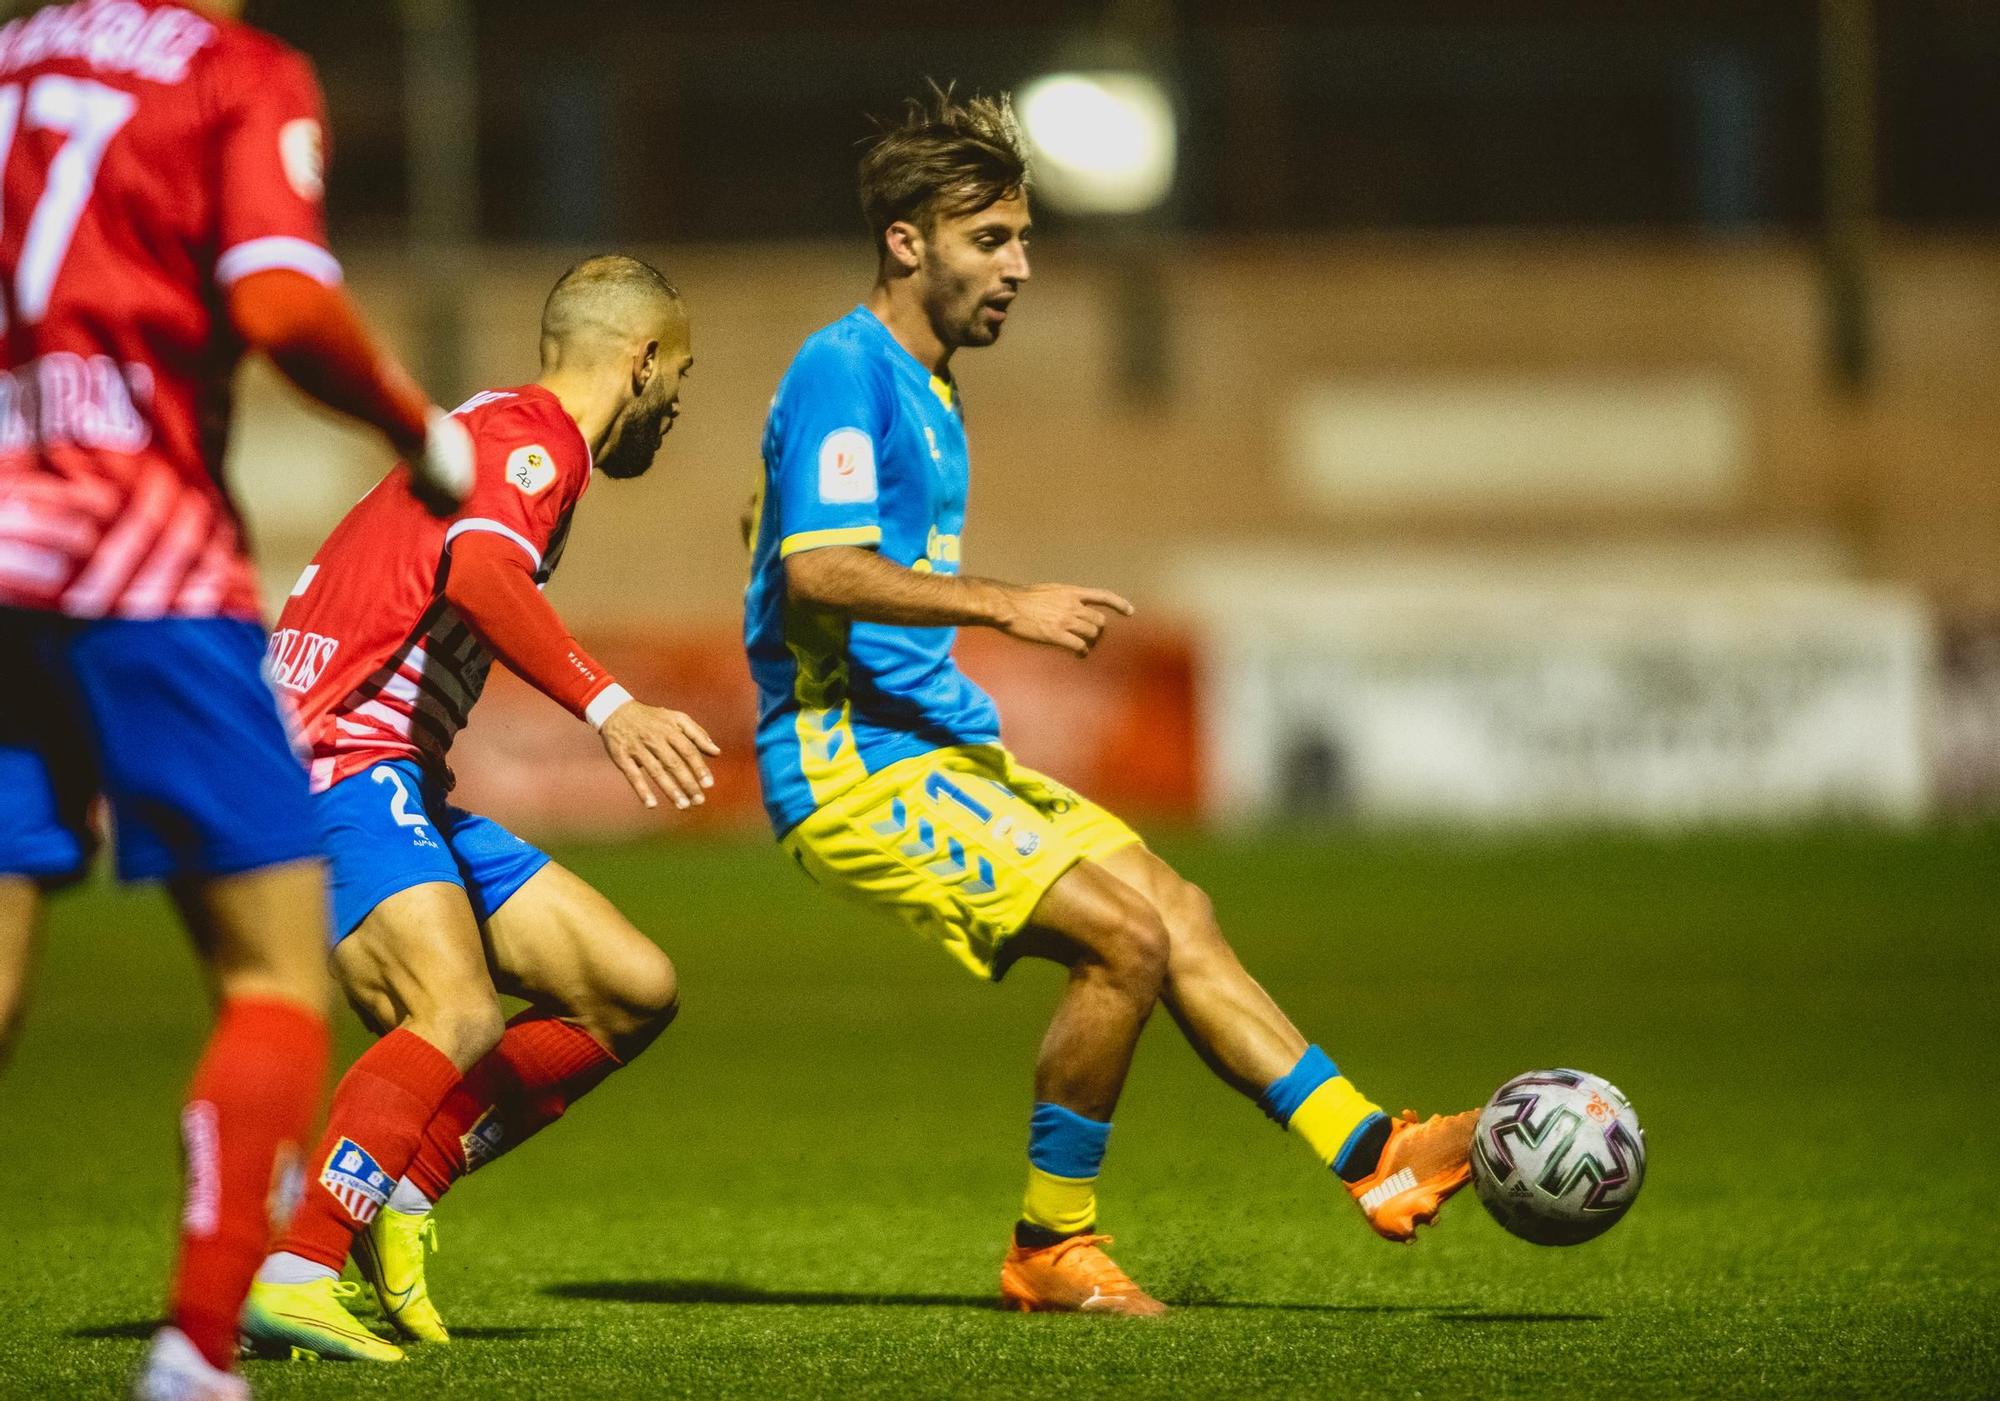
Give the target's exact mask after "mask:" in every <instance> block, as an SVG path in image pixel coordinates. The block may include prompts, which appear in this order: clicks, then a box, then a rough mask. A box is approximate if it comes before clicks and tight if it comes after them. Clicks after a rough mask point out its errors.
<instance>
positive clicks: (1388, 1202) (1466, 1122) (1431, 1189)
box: [1347, 1109, 1479, 1241]
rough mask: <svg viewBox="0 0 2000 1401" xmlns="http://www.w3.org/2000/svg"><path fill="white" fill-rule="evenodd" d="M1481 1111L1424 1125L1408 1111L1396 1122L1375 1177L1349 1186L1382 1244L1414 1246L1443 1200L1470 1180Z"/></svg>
mask: <svg viewBox="0 0 2000 1401" xmlns="http://www.w3.org/2000/svg"><path fill="white" fill-rule="evenodd" d="M1478 1124H1479V1111H1478V1110H1477V1109H1468V1110H1467V1111H1466V1112H1465V1113H1463V1114H1433V1115H1431V1117H1430V1118H1428V1119H1426V1120H1424V1121H1423V1122H1422V1123H1418V1122H1417V1115H1416V1111H1415V1110H1413V1109H1405V1110H1404V1111H1403V1113H1402V1117H1401V1118H1398V1119H1396V1120H1394V1121H1393V1127H1391V1128H1390V1130H1389V1141H1388V1142H1387V1143H1385V1144H1383V1145H1382V1158H1381V1161H1380V1162H1378V1163H1376V1165H1375V1171H1373V1172H1371V1173H1369V1174H1368V1176H1366V1177H1364V1178H1362V1179H1361V1180H1360V1181H1359V1182H1350V1183H1348V1184H1347V1192H1348V1195H1349V1196H1351V1197H1353V1198H1354V1200H1355V1201H1356V1202H1358V1203H1360V1205H1361V1214H1362V1215H1363V1216H1365V1217H1367V1218H1368V1224H1369V1225H1370V1226H1371V1227H1373V1228H1374V1231H1375V1234H1376V1235H1378V1236H1381V1237H1382V1238H1383V1239H1384V1240H1393V1241H1411V1240H1415V1239H1416V1238H1417V1227H1419V1226H1428V1225H1430V1224H1431V1222H1433V1221H1435V1220H1437V1214H1438V1208H1440V1207H1442V1206H1443V1205H1444V1203H1445V1198H1447V1197H1449V1196H1450V1195H1451V1194H1452V1193H1453V1192H1456V1191H1457V1190H1458V1189H1459V1188H1461V1187H1463V1186H1464V1185H1465V1184H1466V1183H1468V1182H1470V1181H1471V1180H1472V1133H1473V1130H1474V1129H1475V1128H1476V1127H1477V1126H1478Z"/></svg>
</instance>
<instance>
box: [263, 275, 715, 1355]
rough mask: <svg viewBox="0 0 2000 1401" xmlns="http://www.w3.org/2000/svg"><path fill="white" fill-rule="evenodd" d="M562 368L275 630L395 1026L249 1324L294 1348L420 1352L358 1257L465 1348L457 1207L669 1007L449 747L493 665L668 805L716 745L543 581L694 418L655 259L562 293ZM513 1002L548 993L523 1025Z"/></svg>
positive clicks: (354, 914) (395, 476) (403, 1302)
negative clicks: (445, 1268)
mask: <svg viewBox="0 0 2000 1401" xmlns="http://www.w3.org/2000/svg"><path fill="white" fill-rule="evenodd" d="M541 359H542V373H541V377H540V378H539V379H538V380H537V381H536V382H535V383H533V384H528V385H523V386H521V387H519V388H515V389H501V390H494V391H492V392H489V393H485V394H480V395H477V396H475V397H474V398H473V399H472V400H471V401H470V402H469V403H467V404H466V405H465V406H464V407H462V408H461V409H459V410H458V417H459V418H460V419H461V420H462V421H463V422H464V423H465V425H466V427H467V428H468V429H469V430H470V432H471V434H472V440H473V443H474V445H475V449H476V456H477V471H476V478H475V482H474V485H473V489H472V494H471V496H470V497H469V498H467V500H466V503H465V506H464V509H463V510H461V511H460V512H459V513H458V514H457V515H456V516H454V517H453V518H452V519H451V520H450V521H448V522H447V521H438V520H432V519H430V518H427V517H426V516H425V515H424V514H423V513H422V512H420V511H417V510H413V509H412V508H411V507H410V506H409V504H408V503H407V501H406V499H405V496H404V494H403V492H402V491H401V490H399V489H398V488H399V484H400V479H401V476H402V469H400V468H399V469H398V470H397V471H396V472H395V473H392V474H391V476H390V478H389V479H388V480H387V481H386V482H385V483H384V484H383V485H382V486H379V487H377V488H376V490H375V491H373V492H372V493H370V494H369V495H368V496H367V497H365V498H364V499H363V500H362V501H361V503H360V504H359V505H357V506H356V507H355V508H354V509H353V511H351V512H350V513H349V514H348V516H347V518H346V519H345V520H344V521H342V522H341V523H340V525H339V527H338V528H337V529H336V530H335V531H334V533H333V535H332V536H331V538H329V539H328V540H327V542H326V544H325V545H324V546H323V547H321V549H320V552H319V553H318V554H317V555H315V556H314V557H313V561H312V563H311V564H310V565H309V566H308V567H307V568H306V571H305V573H304V575H303V576H302V577H301V578H300V579H299V582H298V585H297V587H296V588H294V589H293V591H292V597H291V599H290V601H289V602H288V603H286V605H285V609H284V612H283V614H282V615H280V617H279V619H278V629H277V632H276V633H275V634H274V635H273V637H272V641H271V659H272V665H273V669H274V671H275V673H276V677H277V682H278V684H279V685H280V686H281V687H283V688H284V689H286V690H287V691H290V692H292V693H293V694H294V695H295V696H296V698H297V709H298V712H299V717H300V720H301V723H302V728H303V729H304V731H305V736H306V739H307V742H308V743H309V745H310V747H311V753H312V787H313V791H314V793H315V795H316V796H315V797H314V798H313V806H314V810H315V812H316V813H317V815H318V819H319V827H320V831H321V833H322V836H323V839H324V843H325V848H326V852H327V858H328V861H329V863H330V865H331V869H332V884H333V907H334V928H333V938H334V949H333V963H334V969H335V975H336V977H337V978H338V980H339V982H340V984H341V986H342V987H343V988H344V989H345V991H346V993H347V997H348V1000H349V1001H350V1002H351V1003H352V1004H353V1006H354V1008H355V1010H356V1011H357V1012H358V1013H359V1014H360V1016H361V1019H362V1020H363V1021H364V1022H365V1023H366V1024H367V1025H368V1027H369V1028H370V1029H371V1030H372V1031H374V1032H375V1033H376V1034H377V1035H378V1036H380V1037H381V1040H379V1041H378V1042H376V1044H375V1045H374V1046H373V1047H371V1048H370V1049H369V1050H368V1051H367V1052H366V1053H365V1054H363V1055H362V1057H361V1058H360V1059H359V1060H357V1061H356V1062H355V1063H354V1066H353V1068H352V1069H350V1070H349V1071H348V1072H347V1075H346V1076H345V1078H343V1079H342V1080H341V1082H340V1085H339V1087H338V1088H337V1089H336V1090H335V1092H334V1097H333V1108H332V1111H331V1114H330V1116H329V1122H328V1124H327V1129H326V1136H325V1137H324V1139H322V1141H321V1142H320V1144H319V1146H318V1147H317V1148H316V1149H315V1150H314V1151H313V1153H312V1155H311V1157H310V1158H308V1160H307V1163H306V1167H307V1184H306V1195H305V1198H304V1200H303V1202H302V1203H301V1205H300V1207H299V1211H298V1214H297V1215H296V1216H295V1217H294V1218H293V1220H292V1224H291V1227H290V1229H289V1230H287V1231H286V1233H285V1234H284V1236H283V1237H282V1238H281V1239H280V1240H279V1241H278V1244H277V1249H276V1252H275V1253H274V1254H273V1255H272V1256H271V1257H270V1259H269V1260H267V1261H266V1262H265V1264H264V1267H263V1268H262V1270H260V1271H259V1273H258V1276H257V1282H256V1284H255V1285H254V1286H253V1287H252V1289H251V1292H250V1299H249V1303H248V1305H247V1307H246V1308H245V1310H244V1317H243V1331H244V1334H245V1336H246V1337H247V1338H248V1339H249V1340H250V1342H251V1343H252V1344H253V1346H255V1347H257V1348H258V1349H259V1350H263V1351H271V1352H275V1353H277V1354H278V1355H280V1356H283V1355H286V1354H287V1353H288V1352H298V1351H305V1352H310V1353H313V1354H315V1355H317V1356H320V1357H327V1358H336V1359H341V1360H369V1361H381V1362H393V1361H397V1360H399V1359H400V1358H401V1357H402V1356H403V1352H402V1349H401V1348H400V1347H397V1346H396V1345H394V1344H392V1343H389V1342H386V1341H384V1340H383V1339H381V1338H379V1337H377V1336H376V1335H375V1334H374V1333H372V1332H371V1331H370V1330H368V1329H367V1328H365V1327H363V1326H362V1325H361V1324H360V1323H359V1322H358V1321H357V1320H356V1319H355V1318H354V1317H353V1315H352V1314H350V1313H349V1312H348V1310H347V1308H346V1301H347V1300H348V1299H350V1298H351V1297H353V1295H354V1294H355V1292H356V1291H357V1290H358V1289H359V1286H358V1285H342V1284H340V1283H339V1277H340V1270H341V1267H342V1265H343V1264H344V1263H345V1262H346V1259H347V1256H348V1253H349V1250H350V1248H352V1249H353V1250H354V1253H355V1255H356V1258H357V1263H359V1265H360V1266H361V1269H362V1272H363V1274H364V1275H365V1276H366V1277H367V1278H368V1280H369V1282H370V1283H371V1284H372V1285H373V1286H374V1290H375V1294H376V1298H377V1300H378V1301H379V1302H380V1304H381V1306H382V1309H383V1311H384V1313H385V1314H386V1315H387V1316H388V1318H389V1319H390V1321H391V1322H392V1323H393V1324H394V1325H395V1327H396V1328H397V1330H398V1331H399V1332H400V1333H402V1334H403V1335H404V1336H405V1337H408V1338H411V1339H416V1340H421V1341H425V1342H433V1343H443V1342H446V1341H448V1340H449V1335H448V1333H447V1332H446V1329H445V1327H444V1324H443V1322H442V1320H441V1319H440V1318H439V1317H438V1313H437V1310H436V1309H435V1308H434V1307H433V1306H432V1304H431V1303H430V1299H429V1291H428V1289H427V1287H426V1285H425V1281H424V1270H423V1252H424V1241H425V1237H426V1236H427V1235H429V1234H430V1230H429V1228H430V1224H431V1218H430V1211H431V1208H432V1207H433V1205H434V1204H435V1203H436V1201H437V1199H438V1198H439V1197H440V1196H442V1195H443V1193H444V1192H445V1191H446V1190H447V1189H448V1188H449V1187H450V1186H451V1184H452V1183H453V1182H454V1181H455V1180H457V1179H458V1178H459V1177H461V1176H463V1175H464V1174H465V1173H467V1172H470V1171H471V1170H472V1169H474V1168H476V1167H478V1166H480V1165H481V1164H482V1163H484V1162H487V1161H489V1160H491V1159H492V1158H493V1157H495V1156H497V1155H498V1154H500V1153H503V1152H505V1151H507V1150H508V1149H510V1148H513V1147H515V1146H517V1145H518V1144H519V1143H520V1142H521V1141H522V1140H523V1139H525V1138H527V1137H528V1136H529V1135H530V1134H533V1133H535V1132H536V1131H537V1130H538V1129H541V1128H543V1127H546V1126H547V1125H548V1124H549V1123H551V1122H552V1121H554V1120H555V1119H556V1118H557V1117H558V1116H559V1115H561V1114H562V1113H563V1111H564V1110H565V1109H566V1108H567V1107H568V1106H569V1105H571V1104H573V1103H575V1102H576V1100H577V1099H578V1098H580V1097H581V1096H582V1095H584V1094H586V1093H587V1092H588V1091H589V1090H590V1089H591V1088H593V1087H594V1086H596V1085H597V1084H598V1083H600V1082H601V1081H602V1080H603V1079H604V1078H605V1076H607V1075H609V1074H610V1073H611V1072H612V1071H613V1070H615V1069H617V1068H618V1067H619V1066H621V1065H624V1064H626V1063H627V1062H629V1061H630V1060H631V1059H632V1057H633V1056H635V1055H637V1054H638V1053H639V1052H640V1051H641V1050H643V1049H645V1047H646V1046H647V1044H648V1043H650V1042H651V1041H652V1039H653V1038H654V1037H655V1036H657V1035H658V1034H659V1033H660V1031H661V1030H662V1029H663V1028H664V1027H665V1026H666V1024H667V1023H668V1022H669V1021H670V1020H671V1019H672V1017H673V1014H674V1008H675V998H676V991H675V982H674V969H673V965H672V964H671V963H669V962H668V961H667V957H666V955H665V954H663V953H661V952H660V950H659V948H658V947H657V946H656V945H654V944H653V943H652V942H651V941H649V940H648V939H647V938H646V937H645V936H644V935H642V934H640V933H639V931H638V930H636V929H634V928H633V927H632V925H631V924H629V923H628V922H627V921H626V920H625V918H624V916H622V915H620V914H619V913H618V911H617V910H615V909H613V908H612V906H611V904H610V902H609V901H607V900H606V899H605V898H604V897H603V896H602V895H599V894H598V893H597V892H596V891H595V890H593V889H591V888H590V887H589V886H588V885H585V884H584V883H583V882H582V881H581V880H579V879H578V878H577V877H576V876H574V875H572V874H571V873H570V872H569V871H567V870H564V869H563V868H562V867H561V866H559V865H557V864H555V863H554V862H552V861H550V860H549V858H548V857H547V856H546V855H544V854H543V853H542V852H540V851H537V850H536V849H535V848H534V847H532V846H530V845H528V844H527V843H526V842H524V841H522V840H521V839H520V838H518V837H516V836H514V835H512V834H511V833H509V832H507V831H506V830H505V829H504V828H502V827H500V826H499V825H498V824H497V823H494V822H492V821H489V820H488V819H486V818H483V817H479V816H477V815H475V814H473V813H470V812H466V811H465V810H463V809H461V808H457V807H454V806H452V804H451V802H450V801H449V798H448V794H449V792H450V789H451V783H452V781H451V774H450V771H449V769H448V768H447V767H446V759H447V756H448V753H449V750H450V748H451V743H452V740H453V738H454V737H455V736H456V735H457V733H458V732H459V730H460V729H461V728H462V727H463V726H464V725H465V723H466V720H467V718H468V717H469V716H470V714H471V712H472V708H473V706H474V705H475V704H476V703H477V701H478V699H479V694H480V690H481V688H482V687H483V685H484V684H485V680H486V676H487V672H488V668H489V667H490V666H491V664H492V661H493V659H494V658H496V657H497V658H499V659H500V660H501V661H502V662H504V663H505V664H506V665H507V666H508V667H509V668H510V669H511V670H513V671H514V672H516V673H518V674H519V675H520V676H522V677H523V678H524V679H526V680H527V681H528V682H530V683H531V684H532V685H534V686H535V687H536V688H537V689H539V690H540V691H541V692H542V693H543V694H544V695H546V696H548V697H549V698H550V699H551V700H553V701H555V702H556V703H557V704H559V705H561V706H563V707H564V708H565V709H567V710H568V711H569V712H570V713H571V714H573V715H575V716H576V717H577V718H578V719H579V720H583V721H585V722H586V723H588V724H590V725H592V726H594V727H595V728H596V729H597V732H598V735H599V737H600V738H601V739H602V740H603V742H604V748H605V751H606V753H607V754H609V755H610V757H611V759H612V761H613V762H614V763H615V764H617V766H618V768H619V769H620V771H621V772H623V773H624V774H625V776H626V778H627V780H628V781H629V782H630V783H631V785H632V788H633V791H634V792H635V793H636V794H637V795H638V796H639V798H640V799H641V800H642V801H643V802H645V803H646V805H647V806H649V807H651V806H654V805H656V804H657V803H658V801H659V798H660V796H661V795H664V796H666V797H667V798H670V799H671V800H672V801H673V802H674V803H675V804H676V805H677V806H678V807H681V808H686V807H689V806H690V805H692V804H696V803H699V802H701V801H702V800H703V789H704V788H706V787H707V786H708V784H709V782H710V775H709V770H708V766H707V764H706V762H705V760H704V758H703V755H704V754H714V753H716V752H717V751H716V748H715V745H714V743H713V742H712V741H711V740H710V739H709V737H708V735H707V734H706V733H704V732H703V731H702V729H701V727H700V726H699V725H697V724H695V723H694V721H692V720H690V719H689V718H688V717H687V716H685V715H683V714H680V713H679V712H677V711H672V710H659V709H655V708H654V707H652V706H649V705H643V704H641V703H640V702H638V701H636V700H634V699H632V697H631V696H630V694H628V693H627V692H626V690H625V688H624V687H622V686H620V685H619V684H618V683H617V681H615V680H614V679H613V678H612V677H611V675H610V674H609V673H608V672H607V671H605V669H604V668H603V667H602V666H600V665H599V664H598V663H597V662H596V661H594V660H592V658H591V657H590V655H589V654H588V653H586V652H585V651H584V650H583V648H581V647H580V646H578V645H577V643H576V642H575V641H574V640H573V639H572V638H571V637H570V635H569V633H568V632H567V630H566V629H565V628H564V627H563V624H562V620H561V619H560V618H559V617H557V616H556V612H555V610H554V609H553V608H552V607H551V606H550V605H549V603H548V602H547V600H545V599H544V598H543V597H542V594H541V587H542V585H544V584H545V583H547V582H548V579H549V576H550V575H551V574H552V573H553V572H554V571H555V567H556V564H557V561H558V560H560V558H561V557H562V553H563V548H564V546H565V544H566V543H567V541H568V537H569V530H570V521H571V518H572V515H573V513H574V512H575V510H576V505H577V501H578V500H579V498H581V497H582V495H583V493H584V489H585V488H586V487H587V486H588V485H589V484H590V479H591V472H592V468H593V467H595V469H596V470H598V471H601V472H603V473H604V475H606V476H607V477H613V478H626V477H636V476H638V475H640V474H641V473H643V472H645V471H646V469H647V468H648V467H650V466H651V465H652V462H653V458H654V456H655V455H656V454H657V453H658V452H659V449H660V445H661V442H662V441H663V439H664V438H665V436H666V434H667V432H668V430H669V429H670V428H671V427H672V426H673V422H674V418H675V416H676V414H677V413H678V411H679V409H678V405H679V395H680V385H681V377H682V376H683V375H684V374H686V373H687V370H688V367H689V365H690V364H691V363H692V357H691V355H690V354H689V350H688V322H687V315H686V313H685V311H684V310H683V308H682V305H681V298H680V294H679V293H678V292H676V291H675V290H674V288H673V287H672V286H671V285H670V284H669V283H668V282H667V280H666V279H665V278H664V277H662V276H661V275H660V273H659V272H657V271H656V270H655V269H653V268H651V267H649V266H647V265H646V264H645V263H642V262H640V261H638V260H637V259H634V258H626V257H617V256H611V257H601V258H593V259H591V260H589V261H587V262H584V263H581V264H579V265H578V266H577V267H575V268H573V269H571V270H570V271H569V272H568V273H566V274H565V275H564V276H563V278H562V280H561V281H560V282H558V283H557V284H556V287H555V290H554V291H553V292H551V293H550V294H549V298H548V303H547V306H546V307H545V309H544V311H543V316H542V332H541ZM503 992H504V993H508V994H510V995H513V996H517V997H521V998H525V999H526V1000H527V1001H528V1003H529V1006H528V1009H527V1010H526V1011H524V1012H522V1013H521V1014H520V1015H519V1016H517V1017H515V1018H514V1019H513V1020H512V1021H505V1020H503V1018H502V1015H501V1010H500V994H501V993H503Z"/></svg>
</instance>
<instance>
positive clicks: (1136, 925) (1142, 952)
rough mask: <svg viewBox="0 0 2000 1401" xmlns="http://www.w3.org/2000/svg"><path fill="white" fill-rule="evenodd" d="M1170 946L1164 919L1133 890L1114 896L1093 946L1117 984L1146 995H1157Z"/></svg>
mask: <svg viewBox="0 0 2000 1401" xmlns="http://www.w3.org/2000/svg"><path fill="white" fill-rule="evenodd" d="M1128 889H1129V888H1128ZM1171 947H1172V945H1171V942H1170V940H1169V938H1168V935H1167V926H1166V923H1165V922H1164V921H1163V920H1162V919H1161V918H1160V914H1159V911H1158V910H1157V909H1155V908H1154V907H1153V905H1152V902H1150V901H1149V900H1147V899H1146V898H1145V897H1144V896H1142V895H1140V894H1139V893H1138V892H1137V891H1130V892H1129V894H1124V895H1120V896H1118V897H1116V900H1115V903H1114V905H1113V907H1112V909H1111V910H1110V911H1109V912H1108V918H1107V923H1106V928H1105V929H1104V930H1103V931H1102V934H1101V936H1100V938H1099V939H1098V941H1097V949H1098V954H1099V958H1100V959H1101V961H1102V962H1103V964H1104V967H1105V971H1106V972H1107V973H1108V974H1110V975H1111V976H1112V977H1113V978H1114V979H1115V980H1116V981H1117V982H1118V983H1119V985H1120V986H1122V987H1125V988H1127V989H1128V990H1130V991H1131V992H1133V993H1135V994H1138V995H1140V996H1143V997H1146V998H1152V997H1154V996H1157V995H1158V993H1159V990H1160V985H1161V983H1162V982H1164V981H1165V979H1166V974H1167V958H1168V953H1169V950H1170V949H1171Z"/></svg>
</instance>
